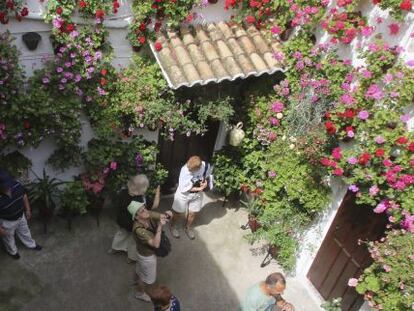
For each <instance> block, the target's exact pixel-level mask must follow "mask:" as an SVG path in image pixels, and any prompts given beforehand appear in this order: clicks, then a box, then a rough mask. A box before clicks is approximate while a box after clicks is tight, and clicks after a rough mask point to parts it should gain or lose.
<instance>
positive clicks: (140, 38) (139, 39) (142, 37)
mask: <svg viewBox="0 0 414 311" xmlns="http://www.w3.org/2000/svg"><path fill="white" fill-rule="evenodd" d="M138 41H139V43H141V44H144V43H145V37H144V36H141V37H139V38H138Z"/></svg>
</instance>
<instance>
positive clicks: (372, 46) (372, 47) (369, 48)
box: [368, 43, 379, 53]
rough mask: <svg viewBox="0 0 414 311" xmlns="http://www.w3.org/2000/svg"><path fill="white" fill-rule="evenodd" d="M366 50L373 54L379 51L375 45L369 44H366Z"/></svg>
mask: <svg viewBox="0 0 414 311" xmlns="http://www.w3.org/2000/svg"><path fill="white" fill-rule="evenodd" d="M368 50H370V51H371V52H373V53H375V52H377V51H378V50H379V48H378V45H376V44H375V43H370V44H368Z"/></svg>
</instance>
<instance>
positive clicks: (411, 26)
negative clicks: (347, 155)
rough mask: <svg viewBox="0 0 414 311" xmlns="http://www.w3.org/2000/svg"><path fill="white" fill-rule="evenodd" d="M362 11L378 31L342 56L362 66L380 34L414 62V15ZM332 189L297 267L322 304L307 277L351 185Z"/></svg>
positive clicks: (364, 5)
mask: <svg viewBox="0 0 414 311" xmlns="http://www.w3.org/2000/svg"><path fill="white" fill-rule="evenodd" d="M359 9H360V10H361V12H362V14H363V16H367V17H368V24H369V25H374V26H375V31H374V33H373V34H372V35H371V36H370V37H369V38H363V37H361V36H359V37H358V38H356V39H355V40H354V41H353V42H352V43H351V44H350V45H343V44H338V47H339V50H338V53H339V55H340V56H341V57H343V58H344V59H351V60H352V64H353V65H354V66H359V65H362V64H363V61H362V60H361V59H359V58H358V51H357V50H358V48H360V47H364V46H367V45H368V44H369V43H370V42H373V41H374V40H375V35H376V34H379V33H381V34H382V37H383V38H384V40H385V42H387V43H388V44H389V45H391V46H392V45H399V46H401V47H403V48H404V52H403V53H402V54H401V58H402V59H403V60H404V61H405V62H406V61H408V60H413V59H414V13H410V14H407V16H406V18H405V20H404V22H398V21H395V20H393V19H392V18H391V17H389V15H388V12H385V11H382V10H381V9H380V8H379V7H378V6H374V5H373V4H372V3H371V1H362V2H361V5H360V7H359ZM378 17H379V18H382V19H383V22H382V23H381V24H377V23H376V20H377V18H378ZM394 22H396V23H398V24H399V25H400V31H399V34H398V35H390V31H389V28H388V25H390V24H391V23H394ZM316 35H317V38H318V41H319V42H327V41H328V40H329V39H330V38H329V36H328V35H327V34H326V33H324V32H322V29H319V30H318V31H317V32H316ZM405 112H406V113H408V114H410V116H411V119H410V121H409V122H408V128H409V130H414V105H412V106H410V107H407V108H406V109H405ZM331 189H332V200H331V204H330V206H329V208H328V209H327V211H326V212H325V213H324V214H323V215H322V216H321V217H320V219H319V220H318V222H317V223H316V224H314V225H313V226H311V228H310V229H309V230H308V231H307V232H306V233H305V235H304V238H303V243H302V249H301V251H300V254H299V255H298V261H297V267H296V275H297V277H299V278H301V279H302V280H303V283H304V284H306V285H307V287H308V288H309V290H310V292H311V293H312V294H313V298H314V299H315V300H316V301H320V302H322V301H323V300H322V298H321V296H320V295H319V293H318V292H317V291H316V290H315V289H314V287H313V286H312V285H311V283H310V281H309V280H308V279H307V278H306V274H307V273H308V271H309V268H310V266H311V264H312V262H313V260H314V258H315V256H316V253H317V252H318V250H319V247H320V246H321V243H322V241H323V240H324V238H325V236H326V234H327V232H328V230H329V228H330V226H331V224H332V222H333V220H334V218H335V216H336V213H337V211H338V208H339V206H340V204H341V203H342V200H343V197H344V196H345V194H346V191H347V186H346V185H344V184H343V183H341V182H340V181H338V180H336V179H334V180H332V184H331ZM360 310H370V308H369V307H368V306H367V304H366V303H365V304H364V305H363V306H362V307H361V309H360Z"/></svg>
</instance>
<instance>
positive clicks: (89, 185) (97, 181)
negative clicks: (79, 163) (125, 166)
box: [80, 170, 109, 227]
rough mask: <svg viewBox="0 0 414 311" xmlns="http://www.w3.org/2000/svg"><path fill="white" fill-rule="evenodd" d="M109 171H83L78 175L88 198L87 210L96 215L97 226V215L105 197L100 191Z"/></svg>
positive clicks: (97, 222) (97, 223)
mask: <svg viewBox="0 0 414 311" xmlns="http://www.w3.org/2000/svg"><path fill="white" fill-rule="evenodd" d="M108 173H109V171H108V170H104V171H103V172H102V173H100V174H88V173H84V174H82V175H81V176H80V179H81V182H82V187H83V189H84V191H85V193H86V196H87V198H88V202H89V204H88V210H90V211H91V213H92V214H93V215H94V216H95V217H96V225H97V226H98V227H99V216H100V214H101V211H102V208H103V205H104V202H105V199H104V197H103V195H102V191H103V189H104V187H105V182H106V177H107V175H108Z"/></svg>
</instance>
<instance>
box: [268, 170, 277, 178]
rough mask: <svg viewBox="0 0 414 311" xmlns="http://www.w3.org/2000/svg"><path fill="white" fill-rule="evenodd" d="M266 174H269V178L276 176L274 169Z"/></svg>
mask: <svg viewBox="0 0 414 311" xmlns="http://www.w3.org/2000/svg"><path fill="white" fill-rule="evenodd" d="M267 176H269V177H270V178H275V177H276V172H275V171H269V172H268V173H267Z"/></svg>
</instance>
